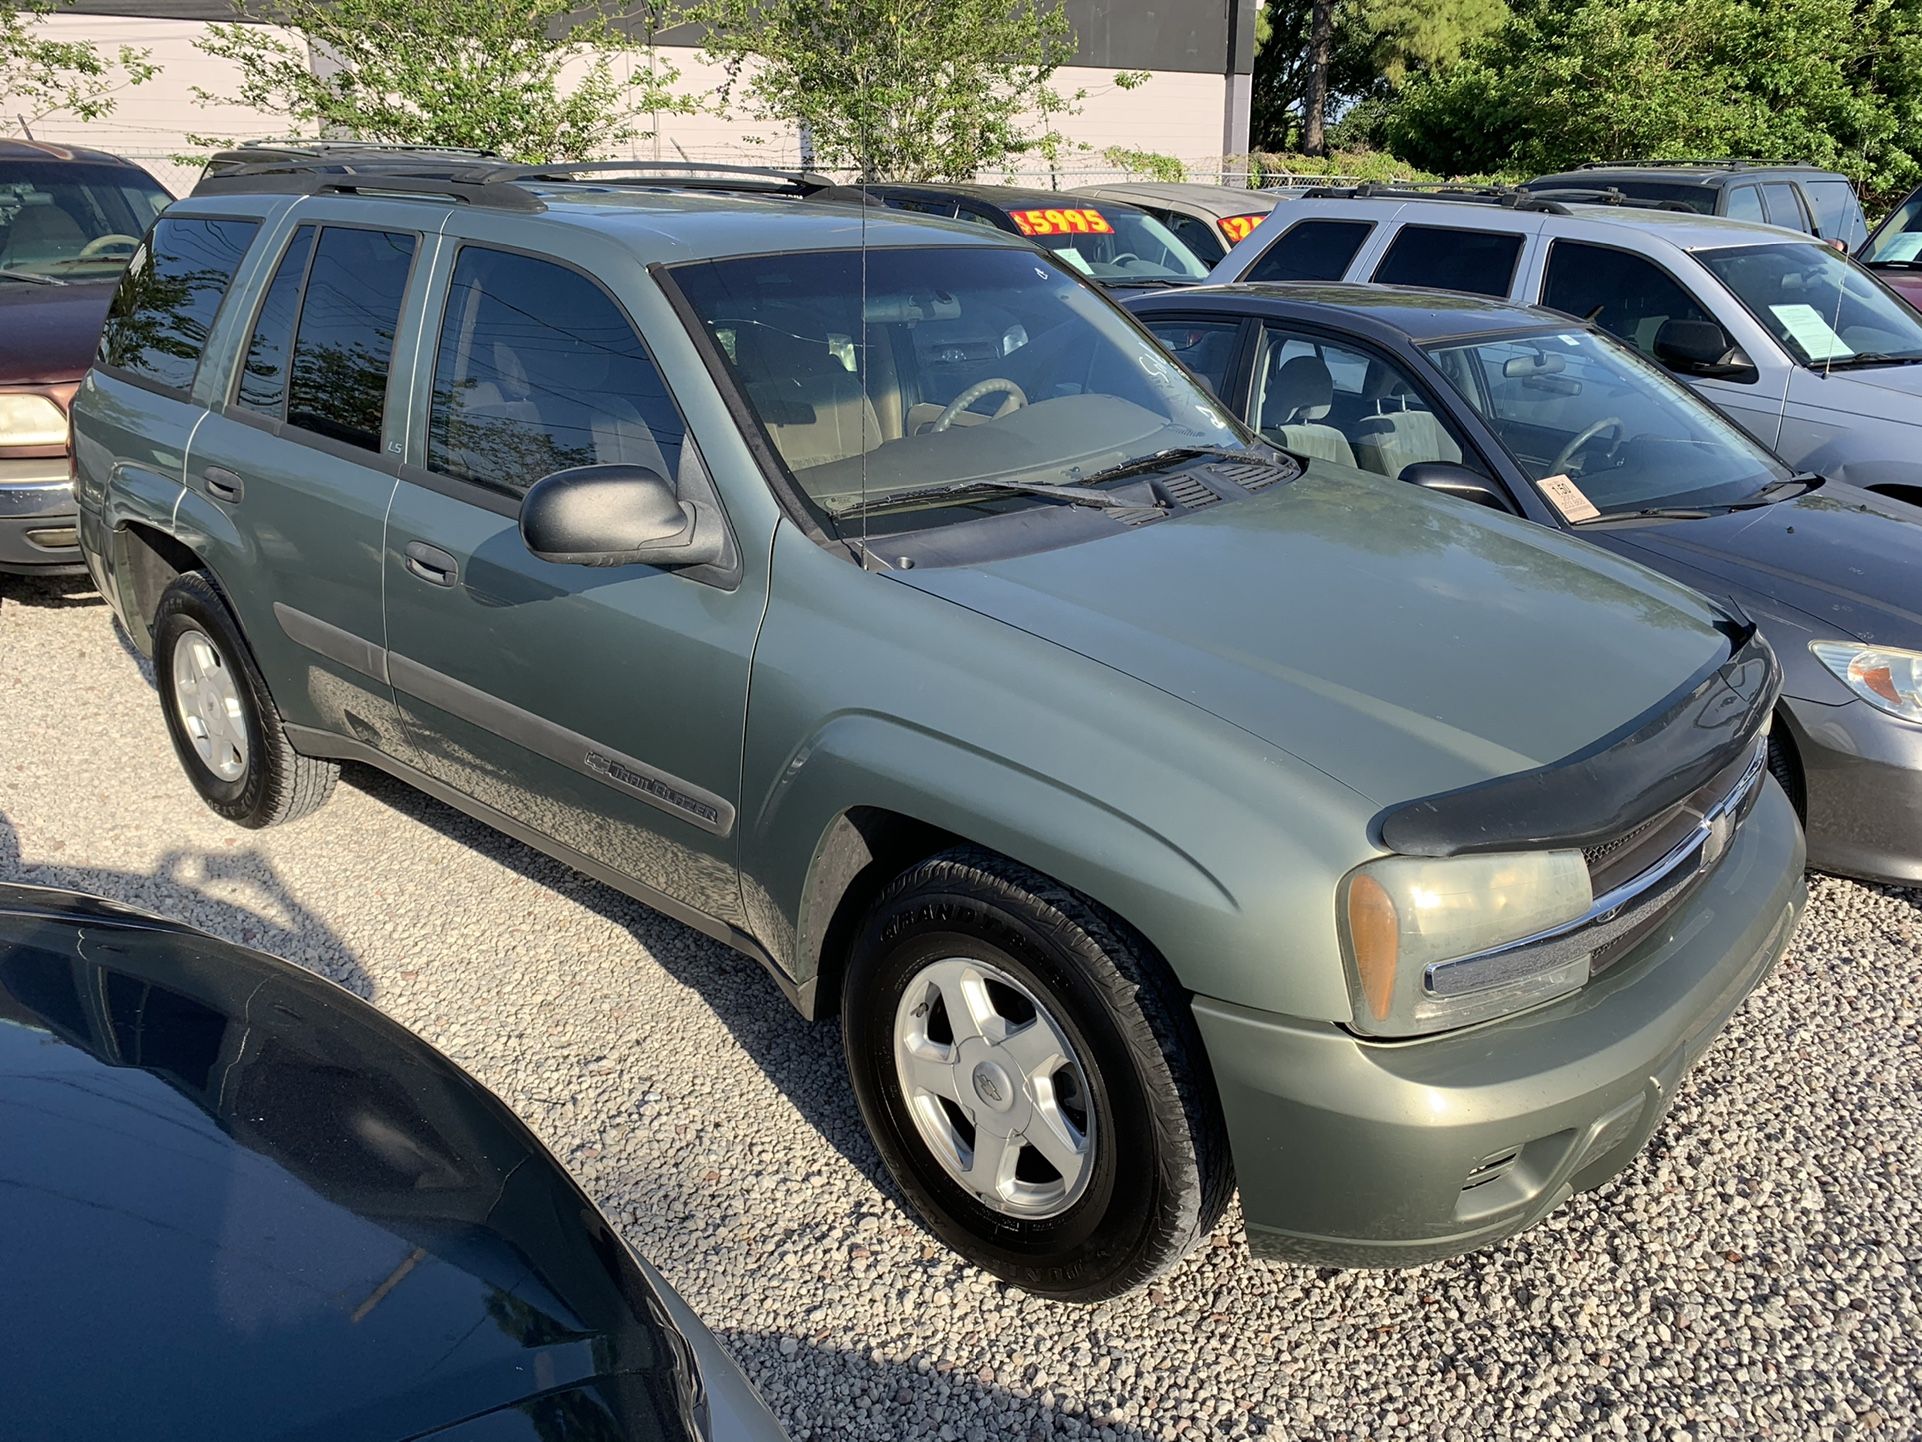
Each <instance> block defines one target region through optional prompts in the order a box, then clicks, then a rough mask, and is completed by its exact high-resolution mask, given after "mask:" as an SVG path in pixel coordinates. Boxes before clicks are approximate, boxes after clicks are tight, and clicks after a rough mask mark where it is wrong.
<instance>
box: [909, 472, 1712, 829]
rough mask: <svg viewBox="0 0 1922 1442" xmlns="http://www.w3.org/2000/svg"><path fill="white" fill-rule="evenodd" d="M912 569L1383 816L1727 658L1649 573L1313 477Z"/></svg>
mask: <svg viewBox="0 0 1922 1442" xmlns="http://www.w3.org/2000/svg"><path fill="white" fill-rule="evenodd" d="M896 575H897V577H898V579H900V580H901V581H902V582H904V583H905V584H907V585H911V586H916V587H918V588H920V589H921V590H924V591H927V592H929V593H930V594H933V595H938V596H942V597H945V598H946V599H948V600H951V601H954V602H956V603H958V604H960V605H963V606H967V607H969V608H971V609H973V610H975V611H978V612H980V613H982V614H983V615H987V616H991V617H994V618H995V619H997V620H1000V621H1002V622H1005V623H1006V624H1008V625H1010V626H1015V627H1019V628H1020V629H1021V630H1024V631H1027V632H1030V633H1032V634H1034V635H1036V636H1040V637H1042V638H1045V639H1047V640H1050V641H1053V642H1055V643H1056V644H1058V645H1061V646H1064V647H1066V648H1067V649H1069V650H1071V651H1075V652H1078V653H1079V654H1081V655H1083V656H1087V657H1090V658H1091V659H1093V660H1096V661H1099V662H1101V663H1103V664H1105V665H1107V666H1110V667H1113V668H1114V669H1115V670H1117V671H1120V672H1123V673H1125V674H1127V675H1129V676H1132V677H1134V678H1135V679H1137V680H1139V681H1142V682H1144V683H1146V684H1148V685H1151V686H1155V687H1157V688H1159V689H1160V690H1163V691H1166V692H1168V693H1169V694H1171V695H1174V696H1179V697H1182V698H1184V699H1186V700H1188V701H1190V702H1192V703H1193V704H1194V705H1196V706H1198V707H1200V708H1201V709H1203V710H1205V711H1208V712H1211V713H1212V714H1214V715H1216V716H1218V717H1220V718H1222V719H1223V720H1225V721H1227V722H1229V723H1231V724H1233V725H1235V726H1238V727H1240V728H1241V729H1243V730H1244V731H1247V732H1249V733H1251V734H1252V735H1254V736H1256V737H1258V738H1260V739H1261V740H1262V741H1263V742H1265V743H1267V744H1269V745H1271V746H1274V747H1277V748H1280V749H1281V750H1284V751H1287V752H1289V753H1291V754H1292V755H1294V756H1296V757H1297V758H1299V759H1301V760H1303V761H1305V762H1307V763H1308V764H1310V765H1312V766H1314V767H1316V768H1318V769H1319V770H1321V771H1324V772H1326V773H1327V774H1329V775H1331V776H1333V777H1335V778H1336V779H1338V780H1340V781H1342V782H1343V783H1345V784H1346V785H1348V786H1349V787H1351V788H1352V789H1354V790H1355V791H1357V792H1360V793H1361V794H1362V795H1363V796H1365V797H1367V798H1368V799H1369V800H1371V801H1373V802H1374V803H1376V804H1377V805H1384V806H1385V805H1392V804H1397V803H1401V802H1406V801H1409V800H1412V799H1414V798H1417V797H1423V796H1430V795H1433V794H1435V793H1437V792H1441V791H1447V790H1452V789H1454V788H1456V787H1461V786H1469V785H1473V784H1476V783H1479V782H1482V781H1486V780H1489V779H1492V778H1494V777H1497V776H1506V775H1510V774H1512V773H1514V772H1518V771H1523V770H1529V769H1532V768H1534V767H1537V766H1542V765H1546V764H1547V763H1549V762H1552V761H1558V760H1561V759H1563V758H1565V757H1568V756H1571V755H1573V754H1574V753H1576V752H1578V751H1581V750H1583V749H1585V748H1588V747H1590V746H1592V745H1593V744H1594V743H1595V742H1597V741H1599V740H1601V739H1602V738H1604V737H1607V736H1609V735H1610V734H1611V733H1614V732H1617V731H1618V730H1620V729H1621V728H1622V727H1623V726H1624V725H1625V724H1626V723H1627V722H1629V721H1631V720H1633V719H1635V718H1637V717H1640V716H1642V715H1643V714H1644V713H1647V712H1649V711H1650V710H1652V709H1653V708H1655V707H1656V706H1658V705H1659V704H1660V703H1662V702H1663V701H1665V700H1668V699H1669V698H1671V697H1672V696H1674V695H1675V693H1677V692H1678V691H1680V690H1682V689H1683V688H1684V687H1686V686H1689V685H1690V684H1691V683H1692V682H1694V681H1696V680H1697V679H1699V677H1700V674H1701V673H1702V672H1703V670H1704V669H1705V668H1708V667H1712V666H1713V665H1714V664H1715V663H1716V662H1718V661H1720V660H1723V659H1726V658H1727V656H1728V654H1729V650H1730V642H1729V638H1728V637H1727V636H1725V635H1723V634H1722V633H1721V632H1719V631H1717V630H1716V629H1715V625H1716V623H1717V622H1718V621H1721V620H1723V619H1724V618H1723V617H1722V615H1721V613H1720V612H1718V611H1716V610H1715V609H1713V608H1712V607H1711V606H1710V605H1709V604H1708V603H1707V602H1706V601H1704V600H1703V599H1702V598H1701V597H1699V596H1697V595H1695V594H1694V593H1693V592H1691V591H1687V590H1684V589H1683V588H1682V587H1680V586H1678V585H1676V584H1675V583H1673V582H1671V581H1668V580H1665V579H1663V578H1662V577H1660V576H1657V575H1655V574H1654V573H1653V572H1650V571H1648V570H1645V569H1644V568H1643V567H1641V566H1639V565H1636V564H1632V563H1626V562H1623V561H1621V560H1618V559H1617V558H1615V557H1612V556H1609V555H1607V554H1606V553H1603V552H1599V551H1597V550H1595V549H1594V548H1593V547H1588V546H1585V545H1582V544H1580V543H1578V542H1575V541H1573V540H1571V539H1570V538H1567V537H1564V536H1561V535H1559V534H1557V533H1555V532H1551V531H1549V530H1547V529H1546V528H1544V527H1541V526H1536V525H1532V524H1530V523H1528V522H1526V521H1522V520H1519V519H1516V518H1513V517H1507V516H1500V515H1496V514H1494V513H1492V512H1490V511H1486V510H1483V509H1480V508H1478V507H1475V506H1471V505H1468V504H1465V503H1463V502H1458V501H1454V500H1450V499H1448V498H1445V497H1440V496H1434V495H1431V494H1429V493H1427V492H1424V491H1422V490H1420V489H1419V488H1418V487H1414V486H1396V485H1389V484H1386V483H1384V484H1382V485H1380V486H1369V485H1356V484H1354V483H1353V482H1348V481H1335V480H1329V479H1325V478H1319V477H1317V476H1315V475H1314V474H1313V473H1312V472H1311V473H1308V474H1305V475H1303V476H1302V477H1301V478H1300V479H1299V480H1296V481H1294V482H1292V483H1290V484H1287V485H1283V486H1277V487H1275V488H1274V489H1272V490H1270V491H1267V492H1264V493H1263V494H1261V495H1259V496H1255V497H1252V498H1250V499H1249V500H1246V501H1232V502H1225V503H1221V504H1218V505H1215V506H1212V507H1210V508H1208V509H1206V510H1203V511H1200V512H1197V513H1194V514H1191V515H1184V516H1181V517H1178V518H1175V519H1171V520H1167V521H1159V522H1155V523H1153V524H1150V525H1146V526H1143V527H1141V528H1140V529H1138V530H1134V531H1130V532H1127V533H1125V534H1122V535H1118V536H1113V537H1110V538H1107V539H1103V540H1098V541H1090V542H1087V543H1084V544H1081V545H1078V546H1069V547H1065V548H1062V549H1059V550H1053V551H1044V552H1040V553H1036V554H1031V555H1025V556H1020V557H1014V558H1010V559H1006V560H1001V561H994V562H990V563H986V564H982V565H978V566H968V567H954V568H947V569H937V568H933V567H929V568H925V569H916V570H911V571H905V572H898V573H896ZM1089 724H1091V725H1098V724H1099V717H1090V718H1089Z"/></svg>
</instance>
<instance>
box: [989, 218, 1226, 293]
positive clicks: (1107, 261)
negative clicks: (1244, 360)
mask: <svg viewBox="0 0 1922 1442" xmlns="http://www.w3.org/2000/svg"><path fill="white" fill-rule="evenodd" d="M1008 218H1009V219H1010V220H1012V221H1013V222H1014V226H1015V229H1016V230H1018V231H1020V232H1021V233H1022V234H1023V235H1025V236H1027V237H1028V239H1030V240H1032V241H1033V242H1034V243H1035V244H1036V245H1041V246H1046V247H1047V248H1048V249H1049V250H1051V251H1053V252H1054V253H1055V254H1056V255H1058V256H1060V257H1061V259H1062V260H1064V261H1066V262H1067V263H1068V264H1069V265H1071V266H1073V267H1074V268H1075V269H1076V270H1078V271H1080V272H1081V273H1082V274H1083V275H1086V276H1092V277H1093V278H1094V279H1095V280H1109V281H1122V282H1124V283H1125V282H1127V281H1131V280H1133V281H1140V280H1200V279H1201V278H1202V277H1203V276H1205V275H1206V274H1207V273H1208V267H1207V266H1206V265H1205V264H1204V263H1203V262H1202V261H1201V260H1200V259H1199V258H1198V257H1197V256H1196V255H1195V253H1194V252H1193V251H1192V250H1190V249H1189V248H1188V247H1187V245H1186V244H1185V243H1184V242H1183V241H1182V239H1181V238H1180V237H1179V236H1177V235H1176V234H1175V233H1174V232H1173V231H1172V230H1170V229H1168V227H1167V226H1165V225H1163V224H1162V223H1161V222H1160V221H1158V220H1156V219H1155V218H1154V217H1153V216H1152V215H1149V214H1147V213H1146V212H1145V211H1140V210H1126V209H1123V208H1122V207H1120V206H1092V205H1080V206H1063V207H1060V208H1056V207H1049V208H1048V209H1046V210H1032V209H1023V208H1019V207H1017V208H1015V209H1012V210H1010V211H1009V212H1008Z"/></svg>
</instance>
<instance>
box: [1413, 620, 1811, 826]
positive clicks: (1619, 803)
mask: <svg viewBox="0 0 1922 1442" xmlns="http://www.w3.org/2000/svg"><path fill="white" fill-rule="evenodd" d="M1781 686H1782V668H1781V664H1780V663H1779V662H1778V661H1777V660H1776V659H1775V653H1774V652H1773V651H1771V650H1770V649H1769V647H1768V643H1767V642H1766V641H1764V640H1763V639H1762V637H1761V636H1760V635H1759V634H1757V633H1756V631H1755V628H1754V627H1753V626H1752V625H1748V626H1744V627H1743V628H1742V629H1740V630H1738V631H1736V632H1735V636H1734V646H1733V650H1732V654H1731V655H1730V656H1729V657H1728V658H1727V659H1726V660H1724V661H1722V662H1720V663H1718V664H1716V665H1715V666H1713V667H1712V668H1711V669H1709V670H1708V671H1707V672H1706V673H1704V674H1700V675H1697V676H1696V677H1695V678H1694V679H1692V680H1691V681H1690V682H1689V683H1688V684H1687V685H1685V686H1684V687H1683V688H1682V689H1681V690H1680V691H1679V692H1677V693H1676V694H1675V695H1674V696H1672V697H1670V698H1669V699H1668V700H1666V701H1664V702H1662V703H1661V704H1659V705H1657V706H1656V707H1654V708H1653V709H1652V710H1650V711H1647V712H1645V713H1643V714H1642V715H1641V716H1638V717H1636V718H1635V719H1634V720H1633V721H1630V722H1629V723H1628V724H1627V725H1626V726H1623V727H1621V728H1620V729H1619V730H1617V731H1614V732H1612V733H1610V734H1609V735H1607V736H1604V737H1603V738H1602V739H1601V740H1599V741H1597V742H1596V743H1595V744H1594V745H1593V746H1590V747H1588V748H1587V749H1585V750H1582V751H1578V752H1576V753H1575V754H1574V755H1572V756H1567V757H1564V758H1563V759H1562V760H1560V761H1556V762H1552V763H1550V764H1549V765H1547V766H1540V767H1537V768H1535V769H1534V770H1532V771H1521V772H1517V773H1516V774H1514V775H1512V776H1500V777H1496V778H1495V779H1494V780H1492V781H1484V782H1481V783H1479V784H1477V785H1474V786H1465V787H1463V788H1462V789H1461V790H1459V791H1449V792H1444V793H1442V794H1441V795H1439V796H1429V797H1425V798H1424V799H1422V800H1420V801H1414V802H1410V803H1408V804H1407V805H1404V806H1400V807H1397V808H1395V809H1394V810H1392V811H1388V812H1385V813H1383V814H1382V815H1381V817H1380V818H1379V825H1380V829H1381V839H1382V844H1383V845H1384V846H1386V847H1387V848H1388V849H1389V850H1390V851H1394V852H1398V853H1400V854H1402V855H1404V856H1460V855H1466V854H1469V853H1473V852H1478V851H1516V850H1530V849H1535V848H1540V847H1548V846H1571V847H1573V846H1579V847H1587V846H1593V845H1596V844H1598V843H1601V842H1605V841H1609V840H1611V839H1613V838H1615V837H1617V836H1620V835H1621V834H1622V833H1623V832H1626V831H1628V830H1630V829H1631V828H1633V827H1635V826H1638V825H1640V824H1641V823H1642V822H1644V821H1647V820H1648V819H1649V818H1650V817H1652V816H1656V815H1659V814H1660V813H1661V812H1663V811H1664V810H1666V809H1667V808H1669V807H1671V806H1673V805H1675V804H1676V803H1677V802H1680V801H1681V800H1683V799H1684V798H1686V797H1687V796H1689V795H1690V794H1691V793H1692V792H1694V791H1696V790H1697V789H1698V788H1700V787H1701V786H1703V785H1705V784H1706V783H1707V782H1708V781H1709V780H1710V778H1712V777H1713V776H1715V774H1716V773H1717V772H1719V771H1721V770H1722V769H1723V768H1725V767H1727V766H1729V765H1730V764H1731V763H1732V762H1733V761H1734V760H1735V759H1736V757H1737V756H1739V755H1740V754H1741V753H1742V751H1743V749H1744V748H1745V747H1748V746H1750V745H1751V744H1753V742H1754V739H1755V735H1756V733H1757V731H1759V730H1760V729H1761V727H1762V725H1763V723H1764V722H1765V721H1766V720H1767V718H1768V715H1769V712H1770V710H1771V709H1772V708H1773V707H1774V705H1775V698H1776V696H1777V694H1778V693H1779V692H1780V690H1781Z"/></svg>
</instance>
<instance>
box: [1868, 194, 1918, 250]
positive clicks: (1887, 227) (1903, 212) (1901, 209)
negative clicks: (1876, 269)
mask: <svg viewBox="0 0 1922 1442" xmlns="http://www.w3.org/2000/svg"><path fill="white" fill-rule="evenodd" d="M1862 259H1863V260H1865V261H1867V262H1868V263H1869V264H1870V265H1912V266H1918V267H1922V190H1918V191H1916V192H1915V193H1914V194H1913V195H1911V196H1910V197H1909V198H1908V199H1907V200H1905V201H1903V202H1902V204H1901V205H1900V206H1898V207H1897V208H1896V211H1895V214H1893V215H1891V216H1890V217H1889V218H1888V219H1887V220H1885V221H1883V222H1882V227H1881V229H1879V230H1877V231H1876V232H1875V235H1874V236H1873V237H1872V238H1871V239H1870V241H1869V244H1868V248H1867V249H1866V250H1864V251H1863V252H1862Z"/></svg>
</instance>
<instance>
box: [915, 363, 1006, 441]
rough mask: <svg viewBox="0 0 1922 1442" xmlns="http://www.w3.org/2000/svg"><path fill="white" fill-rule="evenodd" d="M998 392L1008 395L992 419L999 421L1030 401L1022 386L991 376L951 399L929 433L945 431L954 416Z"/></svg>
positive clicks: (929, 429) (952, 422)
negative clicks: (984, 397) (982, 398)
mask: <svg viewBox="0 0 1922 1442" xmlns="http://www.w3.org/2000/svg"><path fill="white" fill-rule="evenodd" d="M997 393H998V394H1001V395H1005V396H1006V397H1007V399H1006V400H1005V401H1003V402H1001V405H1000V406H999V408H997V409H996V411H995V413H994V415H993V417H992V419H994V420H997V421H998V420H1000V419H1001V417H1003V416H1005V415H1011V414H1013V413H1014V412H1015V411H1018V410H1020V409H1021V407H1023V406H1025V405H1026V404H1027V403H1028V396H1027V392H1025V391H1023V390H1022V389H1021V387H1020V386H1018V385H1016V384H1015V383H1014V382H1013V381H1011V380H1009V379H1008V378H1007V377H1006V376H989V377H988V378H987V379H986V380H984V381H976V382H975V383H974V384H973V385H971V386H969V387H968V388H967V389H966V390H964V391H962V392H961V394H960V395H958V396H956V397H955V398H954V399H953V400H951V401H949V402H948V405H947V409H946V410H944V411H942V412H941V415H940V418H939V419H937V420H936V421H935V423H934V424H933V425H932V426H930V427H929V428H928V434H929V435H933V434H934V432H936V431H945V430H946V429H947V428H948V427H949V426H951V425H953V424H954V418H955V417H956V416H958V415H960V414H961V412H963V411H965V410H966V409H967V408H968V407H969V406H971V405H973V404H974V403H975V402H976V401H978V400H980V399H981V397H983V396H991V395H995V394H997Z"/></svg>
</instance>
